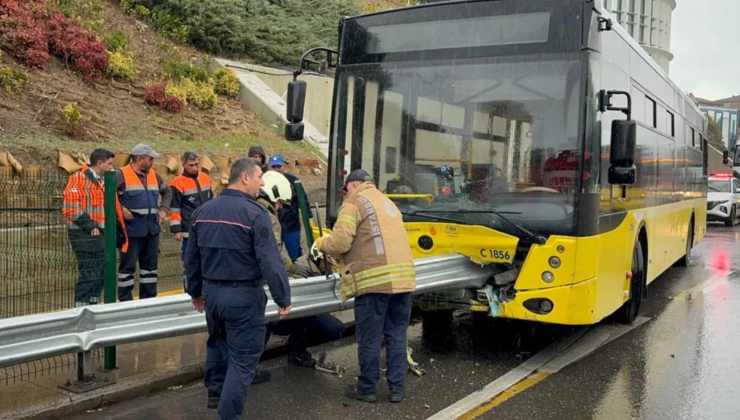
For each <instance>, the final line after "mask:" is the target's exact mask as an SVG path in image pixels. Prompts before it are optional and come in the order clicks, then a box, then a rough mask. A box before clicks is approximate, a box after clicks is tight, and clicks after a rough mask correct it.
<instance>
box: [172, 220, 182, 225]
mask: <svg viewBox="0 0 740 420" xmlns="http://www.w3.org/2000/svg"><path fill="white" fill-rule="evenodd" d="M181 224H182V222H181V221H179V220H172V219H170V227H172V226H180V225H181Z"/></svg>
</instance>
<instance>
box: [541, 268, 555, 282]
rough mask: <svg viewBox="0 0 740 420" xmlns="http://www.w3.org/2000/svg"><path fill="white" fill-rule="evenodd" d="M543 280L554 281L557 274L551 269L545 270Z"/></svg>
mask: <svg viewBox="0 0 740 420" xmlns="http://www.w3.org/2000/svg"><path fill="white" fill-rule="evenodd" d="M542 281H544V282H545V283H552V282H553V281H555V275H554V274H552V273H551V272H549V271H545V272H544V273H542Z"/></svg>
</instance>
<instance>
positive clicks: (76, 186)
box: [62, 149, 128, 307]
mask: <svg viewBox="0 0 740 420" xmlns="http://www.w3.org/2000/svg"><path fill="white" fill-rule="evenodd" d="M114 157H115V155H114V154H113V153H112V152H111V151H110V150H106V149H95V150H93V152H92V153H91V154H90V166H88V165H82V168H81V169H80V171H79V172H77V173H75V174H74V175H72V176H70V177H69V181H67V185H66V186H65V187H64V192H63V199H62V200H63V207H62V213H63V214H64V219H65V221H66V222H67V233H68V235H69V242H70V244H71V245H72V251H74V253H75V256H76V257H77V268H78V271H79V277H78V279H77V284H76V285H75V307H78V306H85V305H96V304H97V303H98V299H99V298H100V294H101V293H102V292H103V287H104V285H105V272H104V271H105V270H104V269H105V236H104V228H105V187H104V181H105V179H104V174H105V173H106V172H108V171H110V170H112V169H113V158H114ZM116 219H117V222H118V223H117V224H116V228H117V235H116V236H117V237H122V238H123V241H117V242H120V245H119V247H120V248H121V249H122V250H123V252H125V251H126V250H127V249H128V243H127V242H128V241H127V239H126V231H125V228H124V221H123V215H122V213H121V206H120V204H119V203H118V197H116Z"/></svg>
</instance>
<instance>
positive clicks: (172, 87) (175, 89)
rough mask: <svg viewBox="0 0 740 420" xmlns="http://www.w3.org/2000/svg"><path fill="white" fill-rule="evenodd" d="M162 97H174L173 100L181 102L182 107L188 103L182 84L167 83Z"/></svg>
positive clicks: (186, 92)
mask: <svg viewBox="0 0 740 420" xmlns="http://www.w3.org/2000/svg"><path fill="white" fill-rule="evenodd" d="M185 80H187V79H185ZM191 83H192V82H191ZM164 96H165V97H167V98H169V97H170V96H174V97H175V98H178V99H179V100H180V101H182V103H183V105H185V104H187V103H188V91H187V87H185V86H183V84H182V82H180V83H168V84H167V87H166V88H165V90H164Z"/></svg>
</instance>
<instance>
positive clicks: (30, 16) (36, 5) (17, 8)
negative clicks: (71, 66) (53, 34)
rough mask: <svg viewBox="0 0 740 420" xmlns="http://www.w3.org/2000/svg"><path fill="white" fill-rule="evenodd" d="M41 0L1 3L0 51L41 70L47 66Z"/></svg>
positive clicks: (47, 58)
mask: <svg viewBox="0 0 740 420" xmlns="http://www.w3.org/2000/svg"><path fill="white" fill-rule="evenodd" d="M47 18H48V13H47V11H46V4H45V2H44V1H43V0H23V1H20V0H0V48H3V49H4V50H5V51H7V52H8V54H10V56H11V57H13V58H15V59H16V60H17V61H18V62H20V63H22V64H24V65H26V66H28V67H30V68H33V69H39V70H43V69H45V68H46V65H47V64H49V61H50V60H51V56H50V55H49V46H48V38H47V35H46V25H45V24H44V23H45V21H46V19H47Z"/></svg>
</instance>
